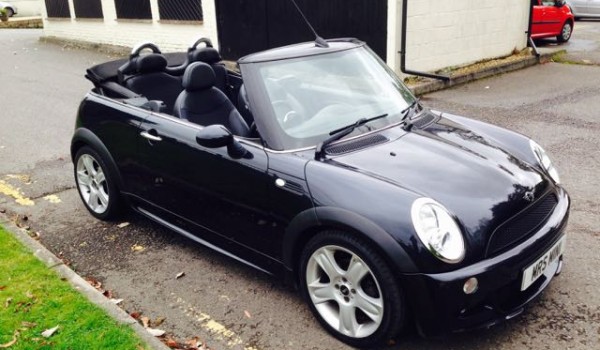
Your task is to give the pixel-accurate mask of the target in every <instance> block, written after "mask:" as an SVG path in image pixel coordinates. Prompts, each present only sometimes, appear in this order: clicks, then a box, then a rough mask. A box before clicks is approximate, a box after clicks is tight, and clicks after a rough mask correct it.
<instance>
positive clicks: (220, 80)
mask: <svg viewBox="0 0 600 350" xmlns="http://www.w3.org/2000/svg"><path fill="white" fill-rule="evenodd" d="M189 55H190V56H189V60H190V63H192V62H204V63H207V64H209V65H210V66H211V68H212V69H213V71H214V72H215V87H216V88H217V89H219V90H221V91H223V92H225V93H227V68H226V67H225V64H224V63H223V58H221V54H219V51H217V50H216V49H215V48H213V47H199V48H197V49H195V50H194V51H192V52H191V53H190V54H189Z"/></svg>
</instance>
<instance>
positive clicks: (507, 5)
mask: <svg viewBox="0 0 600 350" xmlns="http://www.w3.org/2000/svg"><path fill="white" fill-rule="evenodd" d="M408 1H409V2H408V22H407V27H408V28H407V29H408V30H407V47H406V68H407V69H411V70H418V71H434V70H438V69H442V68H445V67H451V66H461V65H465V64H469V63H473V62H476V61H479V60H483V59H488V58H495V57H500V56H505V55H509V54H510V53H511V52H512V51H513V50H514V49H517V50H521V49H523V48H525V47H526V45H527V35H526V33H525V32H526V31H527V27H528V21H529V8H530V1H531V0H408ZM390 2H396V3H397V5H396V4H394V5H395V6H396V7H397V11H398V13H399V14H400V15H401V13H402V1H401V0H390ZM391 8H392V7H391V6H390V9H391ZM394 10H396V9H394ZM389 27H390V26H389V25H388V28H389ZM398 28H399V26H398ZM388 33H391V35H389V36H390V38H389V39H388V52H389V54H388V56H390V55H394V57H393V58H392V59H391V60H390V57H388V64H390V65H391V66H392V67H393V68H394V69H395V70H396V71H398V72H399V71H400V68H399V67H400V63H399V62H400V58H399V54H398V51H400V30H399V29H398V30H397V31H396V32H395V33H392V32H389V31H388ZM394 34H395V37H394ZM390 43H391V44H392V45H393V44H395V45H396V47H392V46H389V44H390Z"/></svg>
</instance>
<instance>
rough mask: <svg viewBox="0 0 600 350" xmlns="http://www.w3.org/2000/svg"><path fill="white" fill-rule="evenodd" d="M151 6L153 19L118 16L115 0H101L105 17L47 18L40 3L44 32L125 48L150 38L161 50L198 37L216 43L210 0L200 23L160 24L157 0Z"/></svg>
mask: <svg viewBox="0 0 600 350" xmlns="http://www.w3.org/2000/svg"><path fill="white" fill-rule="evenodd" d="M40 1H41V2H42V3H43V0H40ZM69 6H70V8H71V16H72V17H73V16H75V11H74V8H73V0H69ZM150 6H151V10H152V17H153V19H152V20H129V19H117V12H116V9H115V3H114V0H102V11H103V13H104V19H77V18H70V19H68V18H67V19H54V18H50V19H48V15H47V12H46V8H45V6H42V17H43V19H44V35H45V36H55V37H59V38H65V39H75V40H83V41H90V42H93V43H99V44H110V45H118V46H127V47H133V46H135V45H136V44H139V43H140V42H144V41H150V42H153V43H155V44H156V45H158V47H159V48H160V49H161V50H162V51H163V52H169V51H182V50H185V49H187V48H188V47H189V46H190V44H192V43H193V42H194V41H195V40H196V39H198V38H200V37H208V38H210V39H212V41H213V43H214V44H215V46H217V45H218V42H217V23H216V17H215V7H214V6H215V4H214V1H213V0H202V10H203V17H204V20H203V22H202V24H198V23H196V24H173V22H170V23H169V24H165V23H160V21H159V14H158V0H150Z"/></svg>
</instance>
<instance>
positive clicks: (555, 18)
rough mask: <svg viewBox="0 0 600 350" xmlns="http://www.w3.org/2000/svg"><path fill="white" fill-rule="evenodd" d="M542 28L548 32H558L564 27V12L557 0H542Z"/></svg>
mask: <svg viewBox="0 0 600 350" xmlns="http://www.w3.org/2000/svg"><path fill="white" fill-rule="evenodd" d="M542 5H543V11H542V28H543V29H542V30H543V32H544V33H547V34H552V35H554V34H558V33H560V31H561V29H562V21H561V19H562V13H561V10H560V9H559V8H558V7H557V6H556V2H555V1H549V0H542Z"/></svg>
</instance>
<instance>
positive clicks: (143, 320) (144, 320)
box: [140, 316, 150, 328]
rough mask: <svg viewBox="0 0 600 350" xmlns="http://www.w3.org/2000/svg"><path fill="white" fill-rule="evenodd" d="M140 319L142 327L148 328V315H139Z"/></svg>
mask: <svg viewBox="0 0 600 350" xmlns="http://www.w3.org/2000/svg"><path fill="white" fill-rule="evenodd" d="M140 320H141V321H142V325H143V326H144V328H148V327H149V326H150V319H149V318H148V317H146V316H144V317H140Z"/></svg>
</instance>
